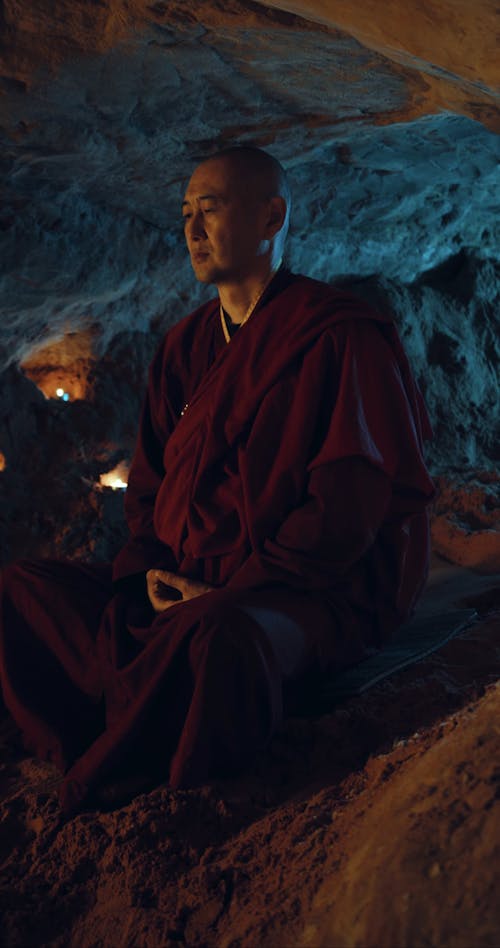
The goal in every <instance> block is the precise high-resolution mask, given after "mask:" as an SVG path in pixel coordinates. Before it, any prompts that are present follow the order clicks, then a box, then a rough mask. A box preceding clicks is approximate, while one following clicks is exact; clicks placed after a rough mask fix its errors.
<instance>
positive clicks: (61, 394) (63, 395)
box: [56, 388, 69, 402]
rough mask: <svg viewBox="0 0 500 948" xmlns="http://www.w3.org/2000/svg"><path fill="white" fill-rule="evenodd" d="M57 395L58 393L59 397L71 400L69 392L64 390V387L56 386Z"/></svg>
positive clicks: (64, 400)
mask: <svg viewBox="0 0 500 948" xmlns="http://www.w3.org/2000/svg"><path fill="white" fill-rule="evenodd" d="M56 395H57V397H58V398H60V399H61V400H62V401H63V402H69V395H68V393H67V392H65V391H64V389H63V388H56Z"/></svg>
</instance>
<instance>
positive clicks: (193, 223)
mask: <svg viewBox="0 0 500 948" xmlns="http://www.w3.org/2000/svg"><path fill="white" fill-rule="evenodd" d="M206 236H207V233H206V230H205V223H204V220H203V214H202V212H201V210H197V211H193V213H192V215H191V217H190V218H189V220H188V222H187V227H186V237H187V238H188V240H193V241H197V240H205V238H206Z"/></svg>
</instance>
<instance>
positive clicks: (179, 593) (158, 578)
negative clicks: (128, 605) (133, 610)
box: [146, 569, 213, 612]
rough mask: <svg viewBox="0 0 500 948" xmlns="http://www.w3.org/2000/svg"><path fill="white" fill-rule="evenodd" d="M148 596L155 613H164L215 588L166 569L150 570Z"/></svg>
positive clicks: (147, 580) (148, 574) (147, 577)
mask: <svg viewBox="0 0 500 948" xmlns="http://www.w3.org/2000/svg"><path fill="white" fill-rule="evenodd" d="M146 582H147V587H148V596H149V601H150V603H151V605H152V606H153V609H154V611H155V612H164V610H165V609H169V608H170V606H174V605H175V604H176V602H180V601H181V600H183V601H186V600H188V599H194V598H195V597H196V596H202V595H203V593H207V592H210V591H211V590H212V589H213V586H207V584H206V583H198V582H197V581H196V580H195V579H187V578H186V577H185V576H178V575H177V574H176V573H171V572H170V571H169V570H166V569H148V571H147V573H146Z"/></svg>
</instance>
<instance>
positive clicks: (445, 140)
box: [0, 0, 499, 364]
mask: <svg viewBox="0 0 500 948" xmlns="http://www.w3.org/2000/svg"><path fill="white" fill-rule="evenodd" d="M0 33H1V39H0V92H1V94H0V135H1V138H0V141H1V155H0V168H1V205H0V295H1V299H2V304H1V306H2V336H1V340H0V362H1V363H3V364H6V363H7V362H9V361H12V360H14V361H15V360H20V359H28V358H29V357H30V356H31V355H32V353H33V352H34V351H36V349H37V347H40V346H42V345H50V344H51V343H53V342H54V340H57V338H60V337H61V335H64V334H65V333H68V332H73V333H75V332H80V331H81V332H82V333H84V334H85V338H86V339H87V338H88V333H89V332H90V333H91V334H93V338H94V339H95V346H96V351H98V350H99V349H100V350H101V351H105V350H106V348H107V347H108V346H109V345H110V343H111V341H112V339H113V337H114V336H115V335H116V334H118V333H120V332H122V331H124V330H125V329H126V330H128V331H139V332H148V331H150V330H151V329H155V330H156V329H157V328H158V326H159V325H163V324H165V325H168V323H169V322H173V321H175V320H176V319H178V318H180V316H182V315H183V314H184V313H185V312H186V311H187V310H189V309H190V308H192V306H193V305H195V304H196V303H197V302H198V300H199V299H202V298H203V294H204V293H205V292H206V291H204V290H203V289H202V288H197V287H196V286H194V282H193V278H192V275H191V272H190V268H189V264H188V261H187V260H186V254H185V251H184V248H183V244H182V235H181V228H180V223H179V222H180V217H179V204H180V199H181V195H182V190H183V187H184V184H185V182H186V177H187V176H188V175H189V173H190V171H191V169H192V167H193V165H194V164H195V163H196V161H197V160H199V159H200V158H201V157H204V156H205V155H207V154H209V153H210V152H212V151H214V150H215V149H217V148H218V147H221V146H224V145H227V144H230V143H234V142H238V143H247V142H248V143H252V144H257V145H261V146H263V147H267V148H269V150H271V151H272V152H273V153H274V154H275V155H276V156H277V157H278V158H280V159H281V160H283V162H284V164H285V165H286V167H287V169H288V170H289V173H290V177H291V183H292V188H293V192H294V215H293V225H292V234H291V240H290V249H289V257H290V262H291V263H292V265H293V266H294V267H295V268H297V269H302V270H304V271H306V272H308V273H309V274H310V275H312V276H317V277H320V278H323V279H329V280H330V279H334V278H337V277H339V276H345V275H350V276H358V277H367V276H370V275H373V274H379V275H382V276H384V278H386V279H390V280H393V281H395V282H396V283H400V284H404V285H409V284H412V283H415V281H417V280H418V279H419V278H420V277H421V275H422V274H423V273H425V272H427V271H429V270H431V269H432V268H434V267H437V266H439V265H441V264H443V262H445V261H446V260H448V259H450V258H454V257H456V256H457V255H458V254H460V253H461V252H466V253H467V254H472V255H475V257H477V258H479V259H481V260H483V261H486V262H488V261H490V262H491V261H492V260H494V258H495V255H496V254H497V252H498V229H497V228H498V158H499V139H498V136H497V131H498V124H499V123H498V67H497V65H496V63H497V60H498V56H496V54H495V48H496V46H497V41H498V40H497V37H498V13H497V5H496V4H494V3H491V2H488V0H479V2H475V3H474V4H471V3H470V2H459V0H453V2H452V0H439V2H437V0H431V2H417V0H414V2H410V3H407V4H404V5H402V4H400V3H398V2H396V0H392V2H388V3H385V4H379V3H377V2H375V0H362V2H356V3H355V2H354V0H351V2H346V0H340V2H336V3H332V2H321V0H310V2H303V3H302V2H297V3H268V4H258V3H239V2H236V0H230V2H225V3H219V2H212V3H207V2H197V3H193V2H190V0H186V2H177V3H176V2H156V3H154V2H153V3H144V2H139V0H132V2H129V3H124V2H123V0H122V2H117V0H101V2H99V3H96V2H90V0H79V2H75V0H52V2H48V0H45V2H39V3H37V4H34V3H29V2H27V0H4V3H3V5H2V6H0Z"/></svg>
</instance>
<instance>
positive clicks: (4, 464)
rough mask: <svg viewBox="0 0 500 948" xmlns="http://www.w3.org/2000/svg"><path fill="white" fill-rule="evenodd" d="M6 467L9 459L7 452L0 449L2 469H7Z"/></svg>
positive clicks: (0, 465) (0, 469)
mask: <svg viewBox="0 0 500 948" xmlns="http://www.w3.org/2000/svg"><path fill="white" fill-rule="evenodd" d="M6 467H7V459H6V457H5V454H3V452H2V451H0V471H5V468H6Z"/></svg>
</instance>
